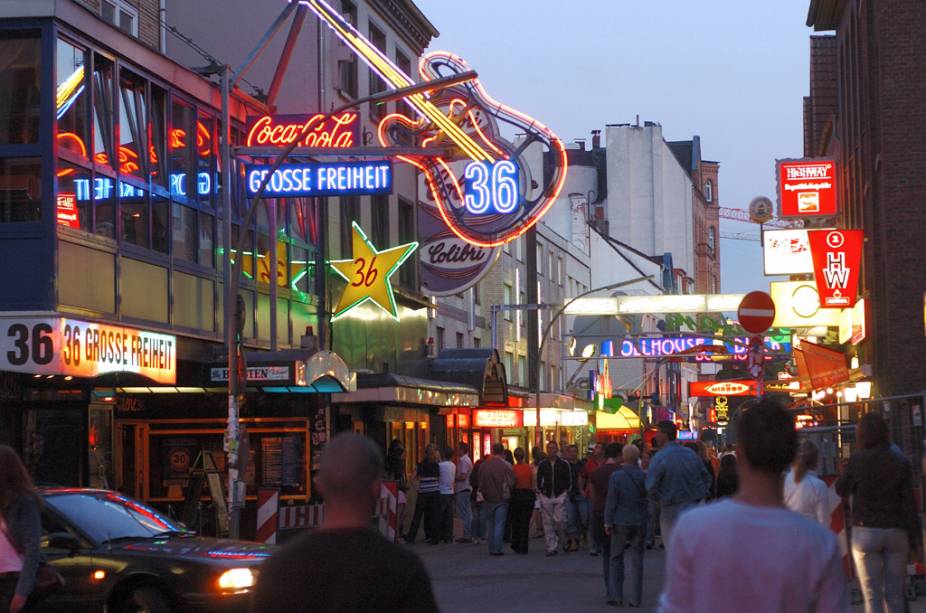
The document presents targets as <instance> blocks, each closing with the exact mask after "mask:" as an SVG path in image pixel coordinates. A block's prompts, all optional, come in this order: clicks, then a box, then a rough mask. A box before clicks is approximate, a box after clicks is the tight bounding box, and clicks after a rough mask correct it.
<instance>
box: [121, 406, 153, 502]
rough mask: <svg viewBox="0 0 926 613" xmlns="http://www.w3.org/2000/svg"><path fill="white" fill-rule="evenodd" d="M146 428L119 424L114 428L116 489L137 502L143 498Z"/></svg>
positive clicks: (135, 424)
mask: <svg viewBox="0 0 926 613" xmlns="http://www.w3.org/2000/svg"><path fill="white" fill-rule="evenodd" d="M147 440H148V426H147V424H144V423H132V422H121V423H119V424H117V426H116V441H117V444H116V449H115V455H116V458H115V465H116V479H115V481H116V489H117V490H119V491H120V492H123V493H125V494H128V495H129V496H132V497H133V498H137V499H139V500H141V499H143V497H144V492H145V489H144V484H145V464H146V462H145V458H147V457H148V452H147V449H146V442H147Z"/></svg>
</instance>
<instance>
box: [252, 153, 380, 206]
mask: <svg viewBox="0 0 926 613" xmlns="http://www.w3.org/2000/svg"><path fill="white" fill-rule="evenodd" d="M269 173H270V166H269V165H251V166H248V167H247V170H246V187H247V194H248V196H249V197H254V196H256V195H257V190H258V189H260V184H261V182H262V181H263V180H264V178H265V177H266V176H267V175H268V174H269ZM391 193H392V162H389V161H387V160H377V161H370V162H306V163H304V164H283V165H281V166H280V167H279V168H277V170H276V171H275V172H274V173H273V175H272V176H271V177H270V181H269V182H268V183H267V189H265V190H264V195H265V196H267V197H269V198H273V197H275V196H280V197H287V196H293V197H295V196H375V195H382V194H391Z"/></svg>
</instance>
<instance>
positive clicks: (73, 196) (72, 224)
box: [55, 160, 93, 232]
mask: <svg viewBox="0 0 926 613" xmlns="http://www.w3.org/2000/svg"><path fill="white" fill-rule="evenodd" d="M90 203H91V196H90V171H89V170H87V169H85V168H81V167H80V166H75V165H74V164H68V163H67V162H64V161H60V160H59V162H58V196H57V198H56V207H55V216H56V218H57V220H58V224H59V225H62V226H67V227H68V228H75V229H79V230H85V231H87V232H90V231H91V230H92V229H93V217H92V214H91V206H90Z"/></svg>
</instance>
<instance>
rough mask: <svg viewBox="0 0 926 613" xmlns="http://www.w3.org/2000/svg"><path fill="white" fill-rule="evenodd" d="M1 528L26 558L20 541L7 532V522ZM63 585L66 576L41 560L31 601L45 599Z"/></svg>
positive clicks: (30, 597) (21, 555)
mask: <svg viewBox="0 0 926 613" xmlns="http://www.w3.org/2000/svg"><path fill="white" fill-rule="evenodd" d="M0 528H2V529H3V536H4V537H5V538H6V540H7V541H9V542H10V544H11V545H13V549H15V550H16V553H18V554H19V557H20V558H22V559H25V557H26V556H25V552H24V551H23V548H22V546H21V545H20V544H19V541H17V540H16V539H14V538H13V537H12V535H11V534H10V533H9V532H7V529H6V522H2V523H0ZM62 587H64V577H63V576H62V575H61V573H59V572H58V571H57V570H56V569H54V568H52V567H51V566H49V565H48V564H47V563H46V562H45V560H41V561H39V567H38V569H36V571H35V583H34V585H33V588H32V594H30V595H29V602H30V604H33V603H35V602H37V601H39V600H43V599H45V598H47V597H48V596H50V595H51V594H53V593H54V592H56V591H58V590H59V589H61V588H62Z"/></svg>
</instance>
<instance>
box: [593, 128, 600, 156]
mask: <svg viewBox="0 0 926 613" xmlns="http://www.w3.org/2000/svg"><path fill="white" fill-rule="evenodd" d="M600 148H601V130H592V151H594V150H595V149H600Z"/></svg>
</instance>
